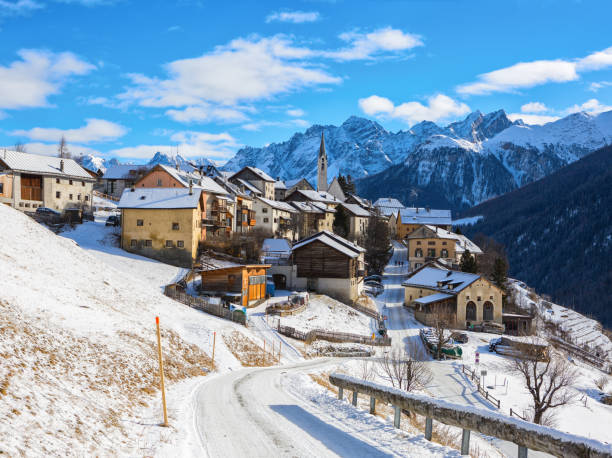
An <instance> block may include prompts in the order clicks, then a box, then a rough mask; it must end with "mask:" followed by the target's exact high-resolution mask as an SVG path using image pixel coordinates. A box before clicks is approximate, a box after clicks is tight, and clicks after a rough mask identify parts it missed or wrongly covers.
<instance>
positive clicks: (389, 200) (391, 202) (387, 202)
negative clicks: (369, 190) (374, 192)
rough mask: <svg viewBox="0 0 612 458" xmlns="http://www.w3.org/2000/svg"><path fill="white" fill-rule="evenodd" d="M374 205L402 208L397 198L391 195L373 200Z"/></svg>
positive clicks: (402, 205)
mask: <svg viewBox="0 0 612 458" xmlns="http://www.w3.org/2000/svg"><path fill="white" fill-rule="evenodd" d="M374 206H375V207H389V208H397V209H399V208H404V204H402V203H401V202H400V201H399V200H397V199H394V198H393V197H381V198H379V199H377V200H376V202H374Z"/></svg>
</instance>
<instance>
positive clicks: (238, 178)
mask: <svg viewBox="0 0 612 458" xmlns="http://www.w3.org/2000/svg"><path fill="white" fill-rule="evenodd" d="M229 180H230V181H231V182H232V183H234V184H237V185H239V186H240V185H243V186H244V185H245V184H246V185H248V184H250V185H252V186H254V187H255V188H257V189H258V190H259V191H260V192H261V194H262V197H264V198H266V199H269V200H274V183H276V180H275V179H274V178H272V177H271V176H270V175H268V174H267V173H265V172H264V171H263V170H260V169H258V168H257V167H250V166H247V167H244V168H243V169H242V170H240V171H239V172H236V173H235V174H233V175H232V176H231V177H230V179H229ZM244 182H246V183H244Z"/></svg>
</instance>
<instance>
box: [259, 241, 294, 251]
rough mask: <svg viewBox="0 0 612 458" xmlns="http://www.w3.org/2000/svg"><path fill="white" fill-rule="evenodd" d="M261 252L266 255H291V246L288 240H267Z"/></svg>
mask: <svg viewBox="0 0 612 458" xmlns="http://www.w3.org/2000/svg"><path fill="white" fill-rule="evenodd" d="M261 250H262V251H263V252H264V253H281V254H286V255H289V254H291V244H290V243H289V242H288V241H287V239H265V240H264V242H263V245H262V248H261Z"/></svg>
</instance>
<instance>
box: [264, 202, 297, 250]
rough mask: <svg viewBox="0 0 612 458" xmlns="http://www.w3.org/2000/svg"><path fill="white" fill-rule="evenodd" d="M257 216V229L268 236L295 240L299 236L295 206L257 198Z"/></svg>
mask: <svg viewBox="0 0 612 458" xmlns="http://www.w3.org/2000/svg"><path fill="white" fill-rule="evenodd" d="M253 208H254V209H255V214H256V224H255V225H256V227H257V228H259V229H261V230H263V231H264V233H265V234H266V235H268V236H273V237H278V238H287V239H289V240H295V239H297V237H298V234H297V218H296V217H297V214H298V211H297V210H296V208H295V207H294V206H292V205H291V204H289V203H287V202H279V201H277V200H269V199H265V198H263V197H256V198H255V199H254V200H253Z"/></svg>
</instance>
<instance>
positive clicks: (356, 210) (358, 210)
mask: <svg viewBox="0 0 612 458" xmlns="http://www.w3.org/2000/svg"><path fill="white" fill-rule="evenodd" d="M340 205H342V206H343V207H344V208H346V209H347V210H348V211H349V212H350V213H352V214H353V215H355V216H365V217H367V216H370V212H369V211H367V210H366V209H365V208H363V207H361V206H360V205H357V204H347V203H344V202H343V203H341V204H340Z"/></svg>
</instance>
